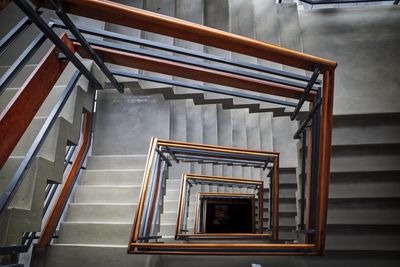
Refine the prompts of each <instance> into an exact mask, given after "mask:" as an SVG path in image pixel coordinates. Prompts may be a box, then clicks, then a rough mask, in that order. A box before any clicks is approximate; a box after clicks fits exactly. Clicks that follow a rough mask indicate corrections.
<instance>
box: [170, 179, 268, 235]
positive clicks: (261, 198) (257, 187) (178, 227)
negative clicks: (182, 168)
mask: <svg viewBox="0 0 400 267" xmlns="http://www.w3.org/2000/svg"><path fill="white" fill-rule="evenodd" d="M198 181H202V182H203V183H207V182H213V183H214V182H215V183H221V184H222V185H223V184H224V183H228V184H236V185H238V186H239V185H242V186H249V185H250V186H251V187H252V188H254V189H255V190H258V193H257V195H258V203H259V204H258V205H259V210H262V209H263V201H264V196H263V190H262V188H263V186H264V183H263V181H258V180H248V179H238V178H232V177H218V176H206V175H196V174H188V173H185V174H182V177H181V191H180V194H179V207H178V216H177V223H176V230H175V239H188V238H190V239H195V238H200V237H201V238H202V239H204V238H206V237H209V238H212V237H213V236H214V237H220V238H224V237H226V238H229V237H232V236H240V235H239V234H236V235H235V234H233V235H232V233H231V234H219V235H214V234H204V233H198V232H197V227H196V226H197V224H198V213H196V211H195V221H194V225H195V226H194V233H193V234H182V232H184V231H183V229H182V227H183V223H182V221H183V217H184V216H186V214H185V213H184V207H185V206H186V204H185V201H186V200H187V199H188V196H187V195H186V193H185V192H186V189H187V188H188V187H189V184H190V183H194V184H196V183H198ZM182 184H183V187H182ZM202 196H219V197H221V196H225V197H228V196H231V197H233V198H235V197H236V198H237V197H243V196H252V197H253V198H254V195H250V194H237V193H211V192H197V194H196V201H200V199H199V198H200V197H202ZM199 205H200V203H199V202H197V203H196V206H195V208H196V209H198V207H199ZM258 215H259V231H260V232H259V233H253V234H247V235H246V236H247V237H248V238H251V237H253V238H260V237H271V236H273V234H272V233H271V234H263V231H264V229H263V216H262V213H259V214H258ZM254 218H255V216H253V219H254ZM242 236H243V234H242Z"/></svg>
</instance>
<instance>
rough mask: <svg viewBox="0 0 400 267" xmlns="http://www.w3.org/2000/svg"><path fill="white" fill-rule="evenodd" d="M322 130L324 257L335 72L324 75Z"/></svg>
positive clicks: (320, 237) (319, 238) (319, 236)
mask: <svg viewBox="0 0 400 267" xmlns="http://www.w3.org/2000/svg"><path fill="white" fill-rule="evenodd" d="M323 76H324V81H323V91H324V95H323V98H322V112H321V128H320V136H319V138H320V145H319V153H320V154H319V159H318V193H317V207H316V227H315V228H316V229H315V230H316V235H315V244H316V247H317V250H318V252H319V253H320V254H321V255H322V254H323V253H324V251H325V237H326V224H327V217H328V195H329V177H330V166H331V150H332V146H331V143H332V128H333V94H334V71H326V72H325V73H324V75H323Z"/></svg>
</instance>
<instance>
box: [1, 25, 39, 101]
mask: <svg viewBox="0 0 400 267" xmlns="http://www.w3.org/2000/svg"><path fill="white" fill-rule="evenodd" d="M45 41H46V36H45V35H44V34H43V33H39V34H38V35H37V36H36V37H35V39H34V40H33V41H32V42H31V43H30V44H29V46H28V47H27V48H26V49H25V50H24V51H23V52H22V54H21V55H20V56H19V57H18V58H17V60H15V62H14V63H13V64H12V65H11V67H10V68H8V70H7V71H6V72H5V73H4V74H3V76H1V78H0V95H1V94H2V93H3V92H4V91H5V90H6V89H7V86H8V85H9V84H10V83H11V81H12V80H13V79H14V77H15V76H16V75H17V74H18V73H19V72H20V70H21V69H22V68H23V66H24V64H25V63H26V62H27V61H28V60H29V59H30V58H31V57H32V56H33V54H35V52H36V51H37V50H38V49H39V47H40V46H41V45H42V44H43V43H44V42H45Z"/></svg>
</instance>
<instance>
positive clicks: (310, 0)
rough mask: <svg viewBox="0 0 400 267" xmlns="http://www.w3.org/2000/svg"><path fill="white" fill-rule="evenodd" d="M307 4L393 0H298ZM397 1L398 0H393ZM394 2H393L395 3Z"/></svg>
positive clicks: (384, 0)
mask: <svg viewBox="0 0 400 267" xmlns="http://www.w3.org/2000/svg"><path fill="white" fill-rule="evenodd" d="M300 1H301V2H304V3H307V4H309V5H330V4H353V3H369V2H387V1H393V0H300ZM396 1H397V2H398V1H399V0H395V3H396ZM395 3H394V4H395Z"/></svg>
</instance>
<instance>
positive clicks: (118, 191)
mask: <svg viewBox="0 0 400 267" xmlns="http://www.w3.org/2000/svg"><path fill="white" fill-rule="evenodd" d="M140 188H141V187H140V186H76V189H75V190H76V191H75V198H74V203H136V202H137V200H138V198H139V192H140Z"/></svg>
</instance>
